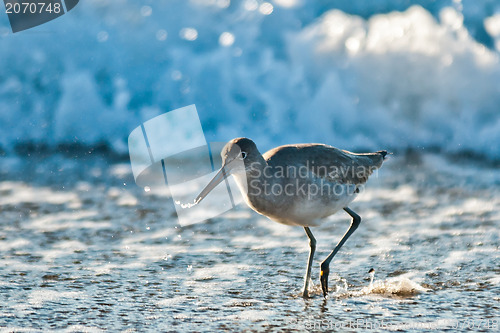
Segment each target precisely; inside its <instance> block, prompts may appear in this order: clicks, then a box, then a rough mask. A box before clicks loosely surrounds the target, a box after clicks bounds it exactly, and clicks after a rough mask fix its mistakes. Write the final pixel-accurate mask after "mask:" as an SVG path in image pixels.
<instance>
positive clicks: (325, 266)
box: [320, 207, 361, 297]
mask: <svg viewBox="0 0 500 333" xmlns="http://www.w3.org/2000/svg"><path fill="white" fill-rule="evenodd" d="M344 210H345V211H346V212H347V214H349V215H351V217H352V222H351V226H350V227H349V229H348V230H347V232H346V233H345V235H344V236H343V237H342V239H341V240H340V242H339V243H338V244H337V246H335V248H334V249H333V251H332V252H331V253H330V254H329V255H328V257H326V259H325V260H324V261H323V262H322V263H321V273H320V280H321V289H323V295H324V296H325V297H326V295H327V294H328V274H329V273H330V268H329V266H330V261H332V259H333V257H335V255H336V254H337V252H338V251H339V250H340V248H341V247H342V245H344V243H345V241H346V240H347V239H348V238H349V236H351V235H352V233H353V232H354V231H355V230H356V229H357V228H358V226H359V224H360V223H361V217H359V215H358V214H356V213H355V212H353V211H352V210H351V209H349V208H348V207H345V208H344Z"/></svg>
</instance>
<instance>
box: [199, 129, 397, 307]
mask: <svg viewBox="0 0 500 333" xmlns="http://www.w3.org/2000/svg"><path fill="white" fill-rule="evenodd" d="M386 155H387V151H385V150H384V151H378V152H375V153H365V154H355V153H351V152H348V151H346V150H341V149H337V148H334V147H332V146H328V145H324V144H294V145H285V146H280V147H276V148H274V149H271V150H269V151H268V152H266V153H264V154H263V155H262V154H261V153H260V152H259V150H258V149H257V146H256V145H255V143H254V142H253V141H252V140H250V139H247V138H236V139H233V140H231V141H229V142H228V143H227V144H226V145H225V146H224V148H223V149H222V151H221V156H222V167H221V169H220V170H219V172H218V173H217V174H216V175H215V177H214V178H213V179H212V180H211V181H210V182H209V183H208V185H207V186H206V187H205V188H204V189H203V190H202V191H201V193H200V194H199V195H198V197H197V198H196V199H195V204H197V203H199V202H200V201H201V200H203V198H204V197H206V196H207V194H208V193H209V192H210V191H211V190H212V189H214V188H215V187H216V186H217V185H218V184H219V183H220V182H222V181H223V180H224V179H226V178H227V177H228V176H230V175H231V176H233V177H234V178H235V181H236V183H237V184H238V187H239V188H240V190H241V192H242V195H243V197H244V200H245V202H246V203H247V204H248V206H250V208H251V209H253V210H254V211H256V212H257V213H259V214H261V215H264V216H266V217H268V218H269V219H271V220H272V221H275V222H279V223H282V224H286V225H291V226H301V227H303V228H304V230H305V232H306V235H307V237H308V238H309V246H310V252H309V258H308V261H307V269H306V274H305V277H304V289H303V291H302V296H303V297H304V298H307V297H309V291H308V289H309V281H310V277H311V265H312V261H313V258H314V252H315V251H316V239H315V238H314V236H313V234H312V232H311V230H310V227H314V226H318V225H319V223H320V222H321V220H322V219H323V218H325V217H327V216H330V215H332V214H334V213H336V212H337V211H339V210H341V209H343V210H344V211H345V212H347V214H349V215H350V216H351V217H352V222H351V224H350V227H349V229H348V230H347V232H346V233H345V234H344V236H343V237H342V238H341V240H340V241H339V242H338V244H337V245H336V246H335V248H334V249H333V251H332V252H331V253H330V254H329V255H328V257H327V258H326V259H325V260H323V262H322V263H321V266H320V268H321V271H320V281H321V288H322V291H323V295H324V297H326V296H327V294H328V274H329V272H330V269H329V266H330V262H331V261H332V259H333V257H334V256H335V255H336V254H337V252H338V251H339V250H340V248H341V247H342V245H344V243H345V242H346V240H347V239H348V238H349V237H350V236H351V235H352V233H353V232H354V231H355V230H356V229H357V228H358V226H359V224H360V222H361V218H360V217H359V215H358V214H356V213H355V212H354V211H352V210H351V209H350V208H349V207H348V205H349V204H350V203H351V202H352V201H353V200H354V199H355V198H356V196H357V194H358V193H359V192H360V189H362V186H363V184H364V183H366V181H367V180H368V177H369V176H370V175H371V174H372V172H373V171H374V170H376V169H378V168H380V167H381V166H382V163H383V161H384V159H385V157H386Z"/></svg>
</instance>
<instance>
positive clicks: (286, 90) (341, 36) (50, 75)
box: [0, 0, 500, 159]
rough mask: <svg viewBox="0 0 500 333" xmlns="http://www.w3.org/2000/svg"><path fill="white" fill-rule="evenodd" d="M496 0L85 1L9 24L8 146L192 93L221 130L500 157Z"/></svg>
mask: <svg viewBox="0 0 500 333" xmlns="http://www.w3.org/2000/svg"><path fill="white" fill-rule="evenodd" d="M499 13H500V4H498V3H497V2H496V1H480V2H478V1H472V0H469V1H465V0H464V1H460V0H455V1H431V0H421V1H412V2H410V1H403V0H385V1H373V2H366V1H350V0H349V1H335V2H333V1H331V2H330V1H305V0H275V1H270V2H265V1H261V0H242V1H235V0H233V1H230V0H190V1H185V0H169V1H127V0H121V1H110V0H88V1H81V2H80V4H79V5H78V6H77V7H76V8H75V9H74V10H73V11H71V12H70V13H68V14H66V15H64V16H63V17H61V18H59V19H56V20H54V21H51V22H49V23H47V24H44V25H42V26H39V27H36V28H34V29H31V30H27V31H24V32H20V33H16V34H12V32H11V31H10V28H9V25H8V20H7V16H6V15H0V131H1V133H2V135H1V136H0V147H1V149H2V150H3V151H7V152H13V151H15V150H16V147H19V146H20V145H21V146H22V145H23V144H26V143H35V144H40V145H42V146H48V147H56V146H58V145H61V144H81V145H87V146H95V145H101V144H105V145H107V146H109V147H111V148H112V149H113V150H115V151H116V152H118V153H126V152H127V146H126V139H127V136H128V134H129V133H130V131H131V130H132V129H134V128H135V127H136V126H138V124H140V123H142V122H143V121H145V120H147V119H150V118H152V117H154V116H156V115H158V114H161V113H164V112H167V111H169V110H173V109H176V108H178V107H182V106H186V105H189V104H196V106H197V108H198V112H199V114H200V118H201V120H202V124H203V128H204V130H205V134H206V136H207V139H208V140H209V141H227V140H229V139H231V138H233V137H238V136H248V137H251V138H253V139H254V140H255V141H256V142H257V143H258V144H259V146H261V147H263V148H270V147H272V146H275V145H278V144H284V143H290V142H314V141H316V142H324V143H328V144H331V145H334V146H341V147H344V148H347V149H361V148H363V149H380V148H388V149H398V148H407V147H413V148H417V149H423V150H425V149H430V148H438V149H440V150H442V151H446V152H473V153H478V154H486V155H489V156H490V157H491V158H495V159H497V158H500V146H499V145H498V144H494V143H495V142H498V141H499V140H500V113H499V112H498V105H500V80H499V77H500V75H499V74H500V64H499V54H498V52H499V50H500V28H499V27H500V14H499Z"/></svg>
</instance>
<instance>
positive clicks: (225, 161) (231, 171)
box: [195, 138, 262, 203]
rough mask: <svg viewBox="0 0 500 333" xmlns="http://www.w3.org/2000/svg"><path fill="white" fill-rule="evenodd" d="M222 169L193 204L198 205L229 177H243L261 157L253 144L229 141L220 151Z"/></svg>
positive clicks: (236, 140)
mask: <svg viewBox="0 0 500 333" xmlns="http://www.w3.org/2000/svg"><path fill="white" fill-rule="evenodd" d="M220 154H221V157H222V167H221V168H220V170H219V171H218V172H217V174H216V175H215V176H214V178H212V180H211V181H210V182H209V183H208V185H207V186H206V187H205V188H204V189H203V191H201V193H200V194H199V195H198V197H196V199H195V203H199V202H200V201H201V200H203V198H205V197H206V196H207V195H208V193H210V191H212V190H213V189H214V188H215V187H216V186H217V185H218V184H219V183H221V182H222V181H223V180H224V179H226V178H227V177H229V175H242V174H243V175H244V174H245V173H246V172H247V171H250V170H252V169H253V168H254V163H255V162H258V161H260V160H262V155H261V154H260V152H259V150H258V149H257V146H256V145H255V143H254V142H253V141H252V140H250V139H247V138H236V139H233V140H231V141H229V142H228V143H227V144H226V145H225V146H224V148H222V151H221V153H220Z"/></svg>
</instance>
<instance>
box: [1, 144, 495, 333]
mask: <svg viewBox="0 0 500 333" xmlns="http://www.w3.org/2000/svg"><path fill="white" fill-rule="evenodd" d="M1 164H2V168H1V170H2V171H0V223H1V228H0V258H1V260H0V276H1V278H0V327H4V328H7V330H9V331H23V330H26V331H30V330H47V329H61V330H66V331H82V330H83V331H100V330H127V329H129V330H132V331H134V330H137V331H142V330H146V329H147V330H161V331H183V330H191V331H203V330H205V331H208V330H211V331H224V330H225V331H240V332H241V331H271V330H272V331H280V330H283V331H286V330H289V329H298V330H304V331H307V330H310V329H314V330H316V331H321V330H343V331H359V330H360V329H361V328H364V329H366V328H374V331H383V330H385V329H387V328H389V329H391V330H397V329H401V330H405V329H408V328H418V329H419V330H429V329H432V328H438V329H439V330H449V331H450V332H451V331H456V330H457V329H456V327H457V325H459V328H468V327H470V325H473V327H474V330H475V331H484V332H494V331H497V329H498V319H499V313H500V311H499V308H500V306H499V301H500V296H499V295H500V267H499V262H500V261H499V257H500V256H499V253H500V252H499V244H500V239H499V238H500V237H499V235H500V222H499V221H500V186H499V185H500V172H499V171H498V168H495V167H493V166H488V165H482V164H477V163H475V162H474V161H473V160H472V159H469V160H460V161H449V160H447V159H445V158H442V157H440V156H437V155H432V154H429V155H423V156H418V155H417V156H406V157H393V158H392V159H391V160H389V161H388V162H387V163H386V164H385V165H384V167H383V168H382V169H381V170H380V172H379V173H378V175H375V177H373V178H372V179H370V181H369V183H368V186H367V188H366V191H365V192H364V193H362V194H361V195H360V197H359V198H358V199H357V200H356V201H355V202H354V203H353V204H352V205H351V206H350V207H351V208H352V209H353V210H355V211H356V212H357V213H358V214H359V215H361V217H362V219H363V220H362V223H361V226H360V228H359V229H358V230H357V231H356V232H355V233H354V235H353V236H352V237H351V238H350V239H349V240H348V242H347V243H346V245H345V246H344V247H343V248H342V250H341V251H340V252H339V254H338V255H337V257H336V258H335V259H334V261H333V262H332V265H331V274H330V288H331V294H330V296H329V298H328V299H326V300H325V299H324V298H323V296H322V295H321V292H320V290H321V288H320V286H319V276H318V275H319V262H320V261H321V260H322V259H324V258H325V257H326V256H327V255H328V253H329V251H331V249H332V248H333V247H334V245H335V244H336V242H337V241H338V240H339V239H340V237H341V236H342V234H343V233H344V232H345V231H346V230H347V228H348V226H349V222H350V220H349V216H348V215H347V214H345V213H344V212H339V213H338V214H336V215H334V216H332V217H330V218H328V219H326V220H325V223H324V224H323V225H322V226H320V227H316V228H313V229H312V231H313V233H314V234H315V236H316V238H317V240H318V249H317V254H316V260H315V263H314V268H313V286H312V287H311V290H312V298H310V299H303V298H302V297H300V295H301V293H300V291H301V290H300V289H301V287H302V284H303V281H302V279H303V275H304V271H305V263H306V259H307V255H308V242H307V238H306V235H305V234H304V232H303V230H302V229H301V228H298V227H288V226H282V225H279V224H277V223H274V222H271V221H269V220H267V219H266V218H264V217H262V216H260V215H258V214H256V213H254V212H252V211H250V210H249V209H248V208H247V207H245V206H240V207H238V208H237V209H235V210H232V211H230V212H227V213H225V214H224V215H222V216H220V217H217V218H213V219H211V220H208V221H206V222H204V223H200V224H195V225H192V226H187V227H181V226H179V225H178V224H177V219H176V214H175V209H174V206H173V203H172V200H171V199H170V198H169V196H168V191H148V192H145V191H144V190H143V189H141V188H138V187H137V186H136V185H135V184H134V182H133V179H132V178H131V174H130V168H129V165H128V164H127V163H111V164H108V163H107V162H106V161H104V160H102V159H99V158H93V159H90V160H74V159H67V158H62V157H51V158H48V159H29V160H28V159H15V158H4V159H3V160H2V162H1ZM371 268H373V269H374V270H375V274H374V276H373V274H369V273H368V272H369V270H370V269H371ZM371 278H373V281H371ZM398 325H399V326H398ZM405 325H406V326H405Z"/></svg>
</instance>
